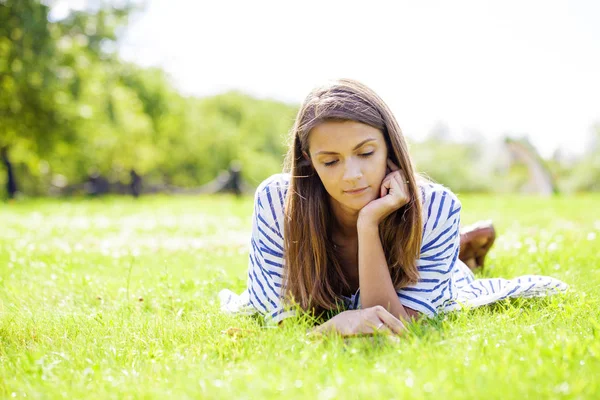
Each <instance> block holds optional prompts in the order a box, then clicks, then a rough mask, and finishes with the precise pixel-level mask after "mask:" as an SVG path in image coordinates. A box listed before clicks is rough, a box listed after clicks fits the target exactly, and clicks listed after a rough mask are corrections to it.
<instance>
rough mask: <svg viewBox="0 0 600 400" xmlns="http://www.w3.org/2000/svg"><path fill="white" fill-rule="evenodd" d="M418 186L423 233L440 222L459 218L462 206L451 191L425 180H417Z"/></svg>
mask: <svg viewBox="0 0 600 400" xmlns="http://www.w3.org/2000/svg"><path fill="white" fill-rule="evenodd" d="M418 186H419V189H420V192H421V193H420V194H421V204H422V212H423V224H424V226H425V229H424V233H425V231H430V230H431V229H433V228H434V227H435V226H438V225H439V222H440V220H448V219H450V218H452V217H453V216H456V218H458V217H459V214H460V210H461V208H462V205H461V203H460V200H459V199H458V196H456V194H454V193H453V192H452V190H450V189H449V188H447V187H445V186H443V185H441V184H439V183H434V182H430V181H427V180H425V179H423V180H419V181H418ZM431 221H433V223H431Z"/></svg>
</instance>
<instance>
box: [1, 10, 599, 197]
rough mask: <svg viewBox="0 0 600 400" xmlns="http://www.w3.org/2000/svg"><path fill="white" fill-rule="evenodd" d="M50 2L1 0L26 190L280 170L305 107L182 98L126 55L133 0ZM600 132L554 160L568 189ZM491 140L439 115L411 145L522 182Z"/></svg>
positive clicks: (458, 185) (468, 178) (7, 86)
mask: <svg viewBox="0 0 600 400" xmlns="http://www.w3.org/2000/svg"><path fill="white" fill-rule="evenodd" d="M47 4H48V3H47V2H42V1H40V0H4V1H0V147H8V148H9V155H10V158H11V160H12V161H13V164H14V165H15V171H16V176H17V179H18V181H19V187H20V188H21V190H22V191H23V192H25V193H26V194H29V195H36V194H45V193H47V192H48V189H49V188H50V186H51V185H52V183H61V182H62V183H61V184H64V183H65V182H68V183H80V182H83V181H85V180H86V179H87V177H88V175H89V173H90V172H91V171H96V172H99V173H100V174H102V175H103V176H105V177H106V178H108V179H109V180H111V181H128V180H129V171H130V170H131V169H135V170H136V171H137V172H138V173H139V174H141V175H142V176H143V178H144V181H145V182H147V183H157V184H172V185H178V186H198V185H201V184H204V183H207V182H209V181H211V180H213V179H215V177H217V176H218V175H219V173H220V172H221V171H223V170H225V169H227V168H228V167H229V166H230V164H231V163H232V162H233V161H235V160H237V161H240V162H241V166H242V175H243V178H244V179H245V180H246V182H248V183H249V184H250V185H254V186H256V185H258V183H259V182H260V181H262V180H263V179H264V178H266V177H267V176H269V175H270V174H273V173H276V172H280V171H281V169H282V163H283V155H284V153H285V152H286V136H287V133H288V131H289V130H290V128H291V126H292V124H293V120H294V117H295V115H296V112H297V105H288V104H284V103H281V102H277V101H273V100H265V99H256V98H252V97H251V96H248V95H245V94H243V93H239V92H235V91H233V92H229V93H224V94H219V95H216V96H212V97H207V98H200V99H199V98H194V97H185V96H182V95H181V94H180V93H179V92H178V91H177V90H175V88H174V87H173V85H172V83H171V81H170V79H169V77H168V76H167V75H166V74H165V72H164V71H162V70H160V69H157V68H142V67H139V66H137V65H133V64H130V63H126V62H123V61H122V60H121V59H120V58H119V56H118V54H117V53H116V48H117V40H118V37H119V33H120V32H122V30H123V29H124V28H125V27H126V26H127V22H128V18H129V16H130V15H131V14H132V13H134V12H136V8H135V7H134V6H133V5H132V3H128V2H127V1H125V2H119V4H120V6H119V7H114V5H112V6H111V4H110V3H105V2H99V3H94V4H95V5H96V7H95V8H90V9H87V10H84V11H73V12H71V13H70V14H69V15H68V16H67V17H66V18H64V19H62V20H57V21H49V20H48V15H49V12H50V8H49V6H48V5H47ZM50 4H51V3H50ZM598 142H600V139H598V138H596V140H595V142H594V143H595V145H594V146H591V147H590V150H589V152H588V154H587V155H586V156H585V157H583V158H582V159H580V160H577V161H576V162H574V163H571V164H565V163H563V162H559V161H552V162H551V163H550V167H551V170H552V171H553V173H554V174H555V177H556V178H557V180H558V185H559V188H560V189H561V190H564V191H567V192H574V191H586V190H595V191H597V190H600V186H599V185H600V184H599V183H598V182H600V165H599V161H598V160H600V146H598ZM486 146H488V147H489V144H486V143H485V142H484V141H483V140H482V141H478V142H477V141H472V142H467V143H456V142H451V141H450V140H449V139H448V128H447V127H446V126H445V125H444V124H442V123H439V124H438V125H437V126H436V127H435V128H434V129H433V131H432V134H431V135H430V137H429V138H428V139H427V140H425V141H422V142H417V143H413V144H412V148H411V153H412V156H413V158H414V159H415V161H416V165H417V169H418V170H419V171H421V172H424V173H425V174H426V175H428V176H430V177H431V178H432V179H434V180H435V181H438V182H440V183H443V184H445V185H447V186H449V187H451V188H452V189H453V190H456V191H462V192H468V191H474V192H481V191H493V192H510V191H515V190H519V188H520V187H521V186H523V184H524V183H525V182H526V181H527V179H528V171H527V170H526V168H525V167H524V165H522V164H518V163H517V164H515V163H509V164H507V163H504V164H502V163H500V164H501V165H498V163H495V161H494V159H493V157H490V154H489V152H488V149H486ZM2 168H3V167H2V166H0V184H2V185H1V188H0V194H1V193H2V191H3V190H4V185H3V183H4V181H5V180H6V176H5V174H4V173H3V170H2Z"/></svg>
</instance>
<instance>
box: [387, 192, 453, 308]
mask: <svg viewBox="0 0 600 400" xmlns="http://www.w3.org/2000/svg"><path fill="white" fill-rule="evenodd" d="M424 203H425V204H424V206H423V207H424V215H425V218H424V220H425V224H424V227H423V241H422V244H421V254H420V256H419V259H418V260H417V267H418V270H419V281H418V282H417V283H416V284H415V285H413V286H409V287H405V288H403V289H401V290H399V291H398V297H399V299H400V302H401V303H402V304H403V305H405V306H406V307H410V308H412V309H414V310H417V311H419V312H421V313H423V314H425V315H427V316H428V317H433V316H434V315H436V314H437V312H438V309H439V308H440V307H442V306H444V305H445V304H446V303H447V302H451V301H453V299H454V298H455V297H456V290H453V286H452V285H453V280H452V273H453V271H454V268H455V265H456V262H457V260H458V254H459V251H460V229H459V226H460V211H461V204H460V201H459V200H458V198H457V197H456V195H454V193H452V192H451V191H450V190H448V189H446V188H444V187H443V186H440V185H435V186H433V189H432V190H431V191H430V192H429V193H428V194H427V199H426V201H425V202H424ZM425 213H426V214H425Z"/></svg>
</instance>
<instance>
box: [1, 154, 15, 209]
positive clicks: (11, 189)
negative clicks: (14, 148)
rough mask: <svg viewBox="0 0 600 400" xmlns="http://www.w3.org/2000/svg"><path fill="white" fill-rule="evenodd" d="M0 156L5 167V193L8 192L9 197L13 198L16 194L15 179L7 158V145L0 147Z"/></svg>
mask: <svg viewBox="0 0 600 400" xmlns="http://www.w3.org/2000/svg"><path fill="white" fill-rule="evenodd" d="M0 158H2V164H4V167H5V168H6V177H7V179H6V193H8V198H9V199H14V198H15V196H16V195H17V181H16V180H15V173H14V171H13V166H12V164H11V162H10V160H9V158H8V146H4V147H2V148H1V149H0Z"/></svg>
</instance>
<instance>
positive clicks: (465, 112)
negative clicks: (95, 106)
mask: <svg viewBox="0 0 600 400" xmlns="http://www.w3.org/2000/svg"><path fill="white" fill-rule="evenodd" d="M598 21H600V1H597V0H589V1H583V0H581V1H579V0H577V1H573V0H570V1H568V0H565V1H552V0H545V1H523V0H516V1H513V0H503V1H493V2H492V1H484V0H475V1H443V0H440V1H378V0H369V1H365V0H361V1H348V0H345V1H328V0H317V1H314V0H301V1H281V0H280V1H263V0H253V1H227V0H219V1H191V0H149V7H148V8H147V10H146V12H145V13H144V14H143V15H141V16H139V17H138V18H136V20H134V21H132V24H131V26H130V28H129V30H128V33H127V35H126V36H125V37H124V38H123V43H122V47H121V54H122V56H123V57H125V58H126V59H129V60H133V61H135V62H137V63H139V64H142V65H157V66H161V67H163V68H164V69H165V70H166V71H167V72H168V73H169V74H170V75H171V76H172V78H173V82H174V83H175V85H176V86H177V87H178V88H179V89H180V90H182V91H183V92H184V93H186V94H194V95H198V96H205V95H210V94H215V93H219V92H223V91H226V90H229V89H239V90H242V91H245V92H247V93H249V94H252V95H255V96H259V97H271V98H275V99H280V100H284V101H288V102H296V103H300V102H301V101H302V99H303V98H304V97H305V96H306V94H307V93H308V92H309V91H310V89H312V88H313V87H314V86H315V85H317V84H319V83H321V82H323V81H325V80H327V79H330V78H336V77H350V78H354V79H358V80H360V81H363V82H364V83H366V84H367V85H369V86H371V87H372V88H373V89H375V91H376V92H377V93H379V95H380V96H381V97H382V98H383V99H384V100H385V101H386V102H387V103H388V104H389V106H390V107H391V108H392V110H393V111H394V113H395V115H396V117H397V119H398V121H399V123H400V126H401V127H402V129H403V131H404V132H405V134H407V135H408V136H410V137H412V138H414V139H418V138H419V137H423V136H424V135H427V134H428V133H429V132H430V131H431V129H432V128H433V127H434V126H436V125H439V124H440V123H444V124H447V126H448V127H449V129H450V132H451V134H452V135H453V136H454V137H456V138H465V137H469V135H472V134H473V133H474V132H477V133H479V134H481V135H483V136H485V137H486V138H490V139H492V138H497V137H499V136H500V135H502V134H505V133H511V134H515V135H523V134H527V135H528V136H529V137H530V139H531V140H532V142H533V143H534V144H535V145H536V146H537V147H538V149H539V150H540V151H541V152H542V154H543V155H545V156H547V155H550V154H551V153H552V151H553V150H554V149H556V148H558V147H561V148H564V149H568V150H569V151H572V152H580V151H582V150H583V149H584V148H585V145H586V144H587V143H588V141H589V138H590V135H591V129H592V126H593V125H594V124H595V123H600V23H599V22H598Z"/></svg>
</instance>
